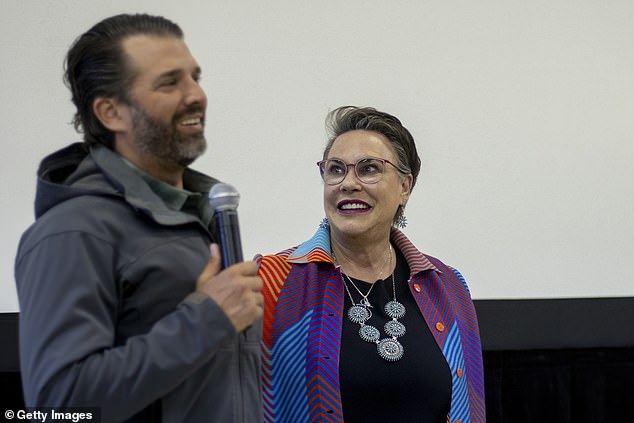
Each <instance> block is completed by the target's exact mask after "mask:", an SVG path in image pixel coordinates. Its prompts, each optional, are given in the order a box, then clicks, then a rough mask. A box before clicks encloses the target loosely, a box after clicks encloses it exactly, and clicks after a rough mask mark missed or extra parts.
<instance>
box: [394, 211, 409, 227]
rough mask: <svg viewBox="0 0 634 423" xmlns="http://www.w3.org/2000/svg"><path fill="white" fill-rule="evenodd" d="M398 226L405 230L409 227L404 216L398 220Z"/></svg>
mask: <svg viewBox="0 0 634 423" xmlns="http://www.w3.org/2000/svg"><path fill="white" fill-rule="evenodd" d="M396 226H397V227H399V228H401V229H405V227H406V226H407V218H406V217H405V215H404V214H401V215H400V216H399V217H398V219H396Z"/></svg>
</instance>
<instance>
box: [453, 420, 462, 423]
mask: <svg viewBox="0 0 634 423" xmlns="http://www.w3.org/2000/svg"><path fill="white" fill-rule="evenodd" d="M454 423H462V422H461V421H460V420H456V421H455V422H454Z"/></svg>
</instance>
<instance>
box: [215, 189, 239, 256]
mask: <svg viewBox="0 0 634 423" xmlns="http://www.w3.org/2000/svg"><path fill="white" fill-rule="evenodd" d="M239 202H240V194H238V191H237V190H236V189H235V188H234V187H232V186H231V185H229V184H225V183H218V184H216V185H214V186H213V187H211V190H210V191H209V205H211V208H213V209H214V211H215V213H214V222H215V223H216V228H217V229H218V233H219V234H220V251H221V252H222V267H223V268H227V267H229V266H231V265H233V264H236V263H240V262H242V243H241V241H240V226H239V225H238V212H237V208H238V203H239Z"/></svg>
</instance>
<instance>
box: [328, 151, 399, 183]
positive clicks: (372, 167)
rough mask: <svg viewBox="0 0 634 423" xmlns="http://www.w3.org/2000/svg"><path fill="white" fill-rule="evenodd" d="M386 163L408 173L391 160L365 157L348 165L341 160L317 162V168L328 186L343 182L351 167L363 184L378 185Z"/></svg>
mask: <svg viewBox="0 0 634 423" xmlns="http://www.w3.org/2000/svg"><path fill="white" fill-rule="evenodd" d="M386 163H387V164H389V165H391V166H392V167H393V168H394V169H396V170H397V171H399V172H401V173H408V172H406V171H404V170H403V169H400V168H399V167H398V166H396V165H395V164H394V163H392V162H390V161H389V160H386V159H379V158H377V157H365V158H362V159H359V160H357V162H356V163H346V162H344V161H343V160H339V159H328V160H322V161H320V162H317V166H319V172H320V173H321V177H322V179H323V180H324V182H325V183H326V184H327V185H337V184H340V183H341V182H343V180H344V179H346V175H347V174H348V168H349V167H350V166H354V173H355V174H356V175H357V178H359V180H360V181H361V182H363V183H365V184H376V183H377V182H379V181H380V180H381V178H382V177H383V174H384V173H385V164H386Z"/></svg>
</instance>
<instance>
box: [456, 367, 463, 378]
mask: <svg viewBox="0 0 634 423" xmlns="http://www.w3.org/2000/svg"><path fill="white" fill-rule="evenodd" d="M456 374H457V375H458V377H462V369H461V368H460V367H458V370H456Z"/></svg>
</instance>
